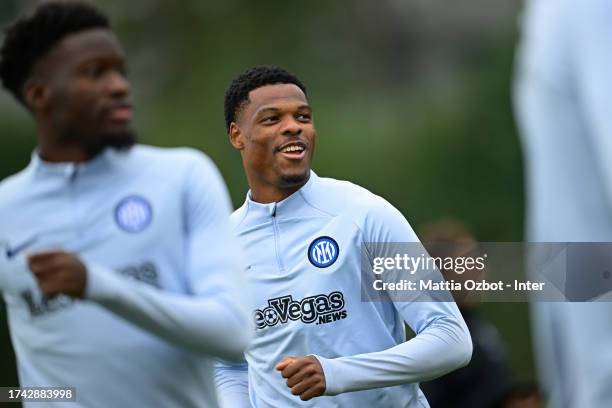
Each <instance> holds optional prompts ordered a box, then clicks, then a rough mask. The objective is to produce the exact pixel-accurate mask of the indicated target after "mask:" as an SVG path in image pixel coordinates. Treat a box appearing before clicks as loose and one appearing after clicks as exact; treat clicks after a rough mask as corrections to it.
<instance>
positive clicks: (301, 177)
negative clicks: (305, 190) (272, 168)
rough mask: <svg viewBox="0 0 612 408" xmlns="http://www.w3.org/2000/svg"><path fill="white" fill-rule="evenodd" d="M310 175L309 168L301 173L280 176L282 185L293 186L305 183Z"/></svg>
mask: <svg viewBox="0 0 612 408" xmlns="http://www.w3.org/2000/svg"><path fill="white" fill-rule="evenodd" d="M309 177H310V169H308V170H306V171H304V172H302V173H293V174H283V175H282V176H281V180H282V184H283V187H295V186H300V185H304V184H306V182H307V181H308V178H309Z"/></svg>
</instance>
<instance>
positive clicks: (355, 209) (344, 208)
mask: <svg viewBox="0 0 612 408" xmlns="http://www.w3.org/2000/svg"><path fill="white" fill-rule="evenodd" d="M304 198H305V199H306V201H308V202H309V204H310V205H312V206H314V207H317V208H319V209H321V210H322V211H324V212H327V213H329V214H331V215H339V214H350V215H353V216H357V217H363V216H365V215H367V212H369V211H370V210H371V209H372V208H376V207H380V206H384V205H385V204H387V202H386V201H385V200H384V199H383V198H382V197H380V196H379V195H376V194H374V193H373V192H371V191H370V190H368V189H366V188H364V187H361V186H359V185H357V184H355V183H352V182H350V181H347V180H338V179H333V178H329V177H319V178H318V180H317V183H314V184H313V186H312V189H311V190H310V191H308V192H306V193H305V194H304Z"/></svg>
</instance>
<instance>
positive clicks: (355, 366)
mask: <svg viewBox="0 0 612 408" xmlns="http://www.w3.org/2000/svg"><path fill="white" fill-rule="evenodd" d="M225 120H226V125H227V129H228V132H229V137H230V141H231V144H232V146H233V147H234V148H236V149H237V150H239V151H240V154H241V156H242V161H243V165H244V168H245V172H246V177H247V180H248V183H249V186H250V191H249V193H248V195H247V198H246V202H245V203H244V205H243V206H242V207H241V208H240V209H238V210H237V211H236V212H235V213H234V214H233V216H232V217H233V224H234V227H235V229H236V231H237V233H238V234H239V238H240V239H241V241H242V244H243V246H244V247H245V248H246V253H247V257H248V261H249V264H250V266H249V268H248V274H249V277H250V279H251V280H252V281H253V282H254V291H255V293H256V309H255V311H254V319H255V325H256V327H257V329H256V334H255V339H254V341H253V342H252V343H251V345H250V346H249V347H248V349H247V352H246V354H245V356H246V363H245V364H242V365H238V364H228V363H223V362H220V363H218V365H217V373H216V381H217V389H218V391H219V396H220V398H221V400H222V402H223V404H222V405H224V406H227V407H249V406H253V407H258V408H264V407H287V406H313V407H314V406H316V407H424V406H428V403H427V400H426V399H425V397H424V396H423V394H422V393H421V391H420V390H419V387H418V382H419V381H422V380H429V379H432V378H434V377H437V376H440V375H442V374H445V373H447V372H449V371H451V370H454V369H456V368H458V367H461V366H464V365H466V364H467V363H468V362H469V360H470V357H471V351H472V344H471V340H470V335H469V333H468V330H467V327H466V326H465V323H464V321H463V319H462V317H461V315H460V314H459V311H458V309H457V307H456V305H455V304H454V303H453V302H452V301H451V302H419V301H416V302H401V301H399V300H395V301H393V302H391V301H386V302H366V301H362V300H361V295H362V292H361V277H362V276H361V256H362V252H361V250H362V244H365V245H366V251H368V258H369V261H370V262H371V261H372V259H373V258H374V257H377V256H379V255H380V254H379V253H377V248H379V247H380V246H376V245H374V244H372V246H368V245H369V243H394V242H397V243H399V242H413V243H414V242H418V238H417V236H416V235H415V233H414V232H413V230H412V228H411V227H410V225H409V224H408V222H407V221H406V219H405V218H404V217H403V216H402V215H401V214H400V213H399V212H398V211H397V210H396V209H395V208H394V207H393V206H391V204H389V203H388V202H387V201H385V200H384V199H382V198H381V197H378V196H376V195H374V194H372V193H370V192H369V191H367V190H365V189H363V188H360V187H358V186H356V185H354V184H351V183H349V182H346V181H338V180H334V179H329V178H321V177H319V176H317V175H316V174H315V173H314V172H313V171H312V170H311V168H310V167H311V160H312V156H313V153H314V147H315V129H314V125H313V119H312V109H311V107H310V105H309V103H308V99H307V97H306V91H305V87H304V85H303V84H302V83H301V82H300V81H299V80H298V79H297V78H296V77H295V76H293V75H291V74H290V73H288V72H286V71H284V70H282V69H280V68H278V67H271V66H261V67H255V68H253V69H250V70H248V71H247V72H245V73H244V74H242V75H240V76H239V77H238V78H237V79H235V80H234V81H233V82H232V84H231V85H230V87H229V89H228V91H227V93H226V97H225ZM422 295H423V297H426V296H427V294H425V293H423V294H422ZM418 296H419V295H416V297H418ZM394 298H395V297H394ZM447 299H450V297H448V298H447ZM404 322H406V323H408V324H409V325H410V327H411V328H412V329H413V330H414V332H415V333H416V337H415V338H413V339H412V340H410V341H407V342H406V337H405V326H404ZM313 398H314V399H313ZM300 399H301V400H300ZM304 401H307V402H304Z"/></svg>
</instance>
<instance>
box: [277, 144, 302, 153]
mask: <svg viewBox="0 0 612 408" xmlns="http://www.w3.org/2000/svg"><path fill="white" fill-rule="evenodd" d="M302 150H304V148H303V147H302V146H296V145H292V146H287V147H285V148H284V149H283V150H282V151H283V152H301V151H302Z"/></svg>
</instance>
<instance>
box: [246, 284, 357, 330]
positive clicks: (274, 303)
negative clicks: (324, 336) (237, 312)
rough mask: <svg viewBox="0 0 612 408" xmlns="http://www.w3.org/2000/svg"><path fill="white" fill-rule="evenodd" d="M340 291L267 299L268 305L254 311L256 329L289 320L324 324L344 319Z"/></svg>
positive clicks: (344, 311)
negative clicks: (297, 298) (295, 298)
mask: <svg viewBox="0 0 612 408" xmlns="http://www.w3.org/2000/svg"><path fill="white" fill-rule="evenodd" d="M344 306H345V302H344V295H343V294H342V292H338V291H335V292H331V293H330V294H329V295H325V294H320V295H314V296H309V297H305V298H304V299H301V300H294V299H293V296H291V295H286V296H281V297H277V298H273V299H269V300H268V306H267V307H265V308H263V309H256V310H255V312H254V318H255V326H256V327H257V329H264V328H266V327H273V326H276V325H279V324H286V323H287V322H289V321H298V320H299V321H301V322H302V323H306V324H312V323H315V324H326V323H332V322H335V321H338V320H342V319H346V317H347V312H346V310H345V309H344Z"/></svg>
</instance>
